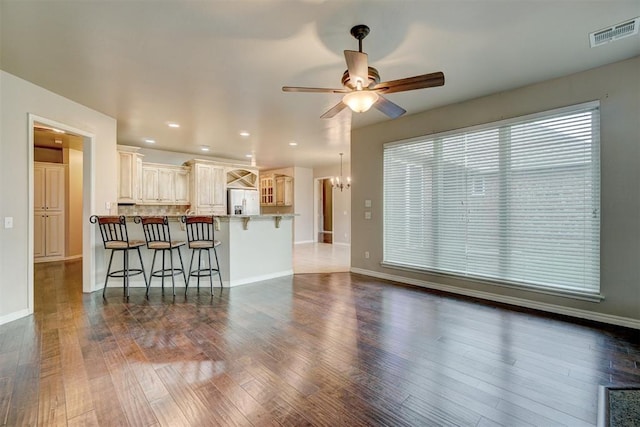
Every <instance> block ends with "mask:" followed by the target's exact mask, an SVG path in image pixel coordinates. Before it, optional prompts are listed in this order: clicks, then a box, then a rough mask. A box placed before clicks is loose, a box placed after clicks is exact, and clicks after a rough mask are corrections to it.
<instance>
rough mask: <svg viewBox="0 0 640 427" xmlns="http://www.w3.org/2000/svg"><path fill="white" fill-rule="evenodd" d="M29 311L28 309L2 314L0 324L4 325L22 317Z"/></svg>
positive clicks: (28, 313)
mask: <svg viewBox="0 0 640 427" xmlns="http://www.w3.org/2000/svg"><path fill="white" fill-rule="evenodd" d="M30 314H31V312H30V311H29V310H28V309H24V310H19V311H16V312H13V313H9V314H5V315H4V316H0V325H4V324H5V323H9V322H13V321H14V320H18V319H22V318H23V317H27V316H28V315H30Z"/></svg>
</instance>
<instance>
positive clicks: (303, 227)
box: [293, 166, 313, 243]
mask: <svg viewBox="0 0 640 427" xmlns="http://www.w3.org/2000/svg"><path fill="white" fill-rule="evenodd" d="M293 200H294V205H295V213H296V215H297V216H296V217H295V219H294V222H293V224H294V231H293V236H294V242H295V243H303V242H313V169H309V168H301V167H297V166H296V167H294V168H293Z"/></svg>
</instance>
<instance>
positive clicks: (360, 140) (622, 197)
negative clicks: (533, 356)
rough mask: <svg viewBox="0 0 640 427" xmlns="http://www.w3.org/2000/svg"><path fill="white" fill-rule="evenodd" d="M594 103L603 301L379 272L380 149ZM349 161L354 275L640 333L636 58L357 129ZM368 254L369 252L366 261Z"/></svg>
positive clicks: (639, 60) (639, 73)
mask: <svg viewBox="0 0 640 427" xmlns="http://www.w3.org/2000/svg"><path fill="white" fill-rule="evenodd" d="M445 90H446V87H445ZM594 100H599V101H600V117H601V122H600V125H601V126H600V141H601V142H600V151H601V207H602V216H601V239H600V241H601V245H600V251H601V252H600V264H601V270H600V272H601V275H600V284H601V293H602V294H603V295H604V297H605V299H604V301H602V302H589V301H581V300H576V299H570V298H563V297H560V296H552V295H545V294H542V293H535V292H531V291H524V290H516V289H510V288H504V287H499V286H492V285H488V284H482V283H479V282H473V281H470V280H464V279H462V278H451V277H442V276H438V275H434V274H421V273H412V272H406V271H401V270H395V269H389V268H384V267H382V266H381V265H380V262H381V261H382V256H383V221H382V201H383V188H382V186H383V184H382V175H383V165H382V157H383V156H382V154H383V144H384V143H385V142H389V141H397V140H402V139H407V138H412V137H416V136H420V135H428V134H432V133H437V132H443V131H447V130H451V129H459V128H462V127H466V126H472V125H477V124H481V123H489V122H493V121H498V120H501V119H507V118H511V117H518V116H522V115H526V114H531V113H536V112H541V111H545V110H551V109H554V108H559V107H563V106H568V105H574V104H580V103H583V102H587V101H594ZM351 159H352V160H351V170H352V172H353V175H352V177H353V179H354V182H355V184H354V186H353V188H352V198H353V199H352V202H353V207H354V214H353V219H352V231H353V240H352V245H351V266H352V269H354V270H355V271H359V272H363V271H367V272H369V273H372V274H374V275H378V277H385V275H387V276H386V277H387V278H389V276H394V277H400V278H402V279H403V280H408V281H410V282H409V283H417V281H420V282H421V283H428V284H430V285H428V286H434V284H435V285H436V286H440V288H441V289H447V290H453V291H455V292H459V293H463V294H466V295H473V296H480V295H482V296H483V297H485V295H486V296H487V297H488V298H491V299H495V300H497V301H503V302H513V303H518V304H520V305H525V306H528V307H534V308H540V309H546V310H549V311H554V312H557V313H562V314H570V315H575V316H580V317H585V318H588V319H595V320H601V321H607V322H610V323H617V324H623V325H630V326H633V327H638V328H640V268H638V264H639V260H640V191H639V188H640V184H639V183H640V167H639V165H640V57H636V58H632V59H629V60H626V61H622V62H618V63H615V64H610V65H607V66H604V67H599V68H595V69H593V70H588V71H584V72H581V73H577V74H572V75H570V76H566V77H562V78H558V79H553V80H549V81H545V82H541V83H538V84H534V85H531V86H526V87H522V88H519V89H515V90H511V91H506V92H501V93H498V94H495V95H490V96H486V97H482V98H478V99H474V100H470V101H466V102H461V103H458V104H453V105H448V106H445V107H441V108H437V109H434V110H429V111H426V112H423V113H420V114H414V115H411V116H407V117H403V118H400V119H397V120H389V121H386V122H383V123H380V124H378V125H373V126H368V127H364V128H360V129H356V130H354V131H353V133H352V139H351ZM359 182H366V183H367V185H359V184H358V183H359ZM366 199H369V200H372V202H373V206H372V208H371V209H368V210H371V211H372V213H373V217H372V219H371V220H364V219H363V216H364V211H365V208H364V200H366ZM365 251H368V252H370V254H371V256H370V258H369V259H365V257H364V252H365ZM445 286H446V287H447V288H444V287H445Z"/></svg>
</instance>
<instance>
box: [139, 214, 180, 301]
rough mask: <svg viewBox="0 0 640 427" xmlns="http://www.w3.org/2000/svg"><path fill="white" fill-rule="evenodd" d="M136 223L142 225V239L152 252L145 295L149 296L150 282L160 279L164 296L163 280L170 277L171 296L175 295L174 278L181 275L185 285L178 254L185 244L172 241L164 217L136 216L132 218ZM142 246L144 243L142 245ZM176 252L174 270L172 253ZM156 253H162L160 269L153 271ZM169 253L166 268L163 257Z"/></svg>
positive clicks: (166, 220)
mask: <svg viewBox="0 0 640 427" xmlns="http://www.w3.org/2000/svg"><path fill="white" fill-rule="evenodd" d="M134 221H135V222H136V223H139V224H142V229H143V230H144V237H145V239H146V244H147V249H151V250H153V260H152V261H151V273H150V275H149V283H148V284H147V295H149V288H150V287H151V280H152V279H153V278H154V277H161V278H162V294H163V295H164V278H165V277H171V288H172V291H173V296H175V295H176V281H175V276H176V275H177V274H182V277H183V278H184V282H185V286H186V284H187V276H186V275H185V273H184V263H183V262H182V254H181V253H180V247H182V246H184V245H185V243H186V242H184V241H178V240H172V239H171V231H170V229H169V219H168V218H167V217H166V216H146V217H143V216H137V217H135V218H134ZM143 244H144V243H143ZM174 250H176V251H177V252H178V258H179V259H180V268H179V269H178V268H175V267H174V263H173V251H174ZM158 251H162V268H160V269H158V270H154V266H155V264H156V255H157V254H158ZM167 252H168V253H169V263H170V268H167V267H166V260H165V255H166V254H167Z"/></svg>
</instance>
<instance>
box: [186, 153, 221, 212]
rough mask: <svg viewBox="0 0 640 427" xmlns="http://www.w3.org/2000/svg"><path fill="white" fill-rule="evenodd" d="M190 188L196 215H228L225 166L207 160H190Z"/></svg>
mask: <svg viewBox="0 0 640 427" xmlns="http://www.w3.org/2000/svg"><path fill="white" fill-rule="evenodd" d="M185 164H186V165H188V166H190V167H191V177H190V179H189V182H190V185H189V189H190V191H191V194H193V197H192V203H191V210H192V211H194V213H195V214H196V215H226V213H227V194H226V192H227V188H226V183H227V178H226V173H225V167H224V166H223V165H220V164H218V163H216V162H209V161H206V160H190V161H188V162H187V163H185Z"/></svg>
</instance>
